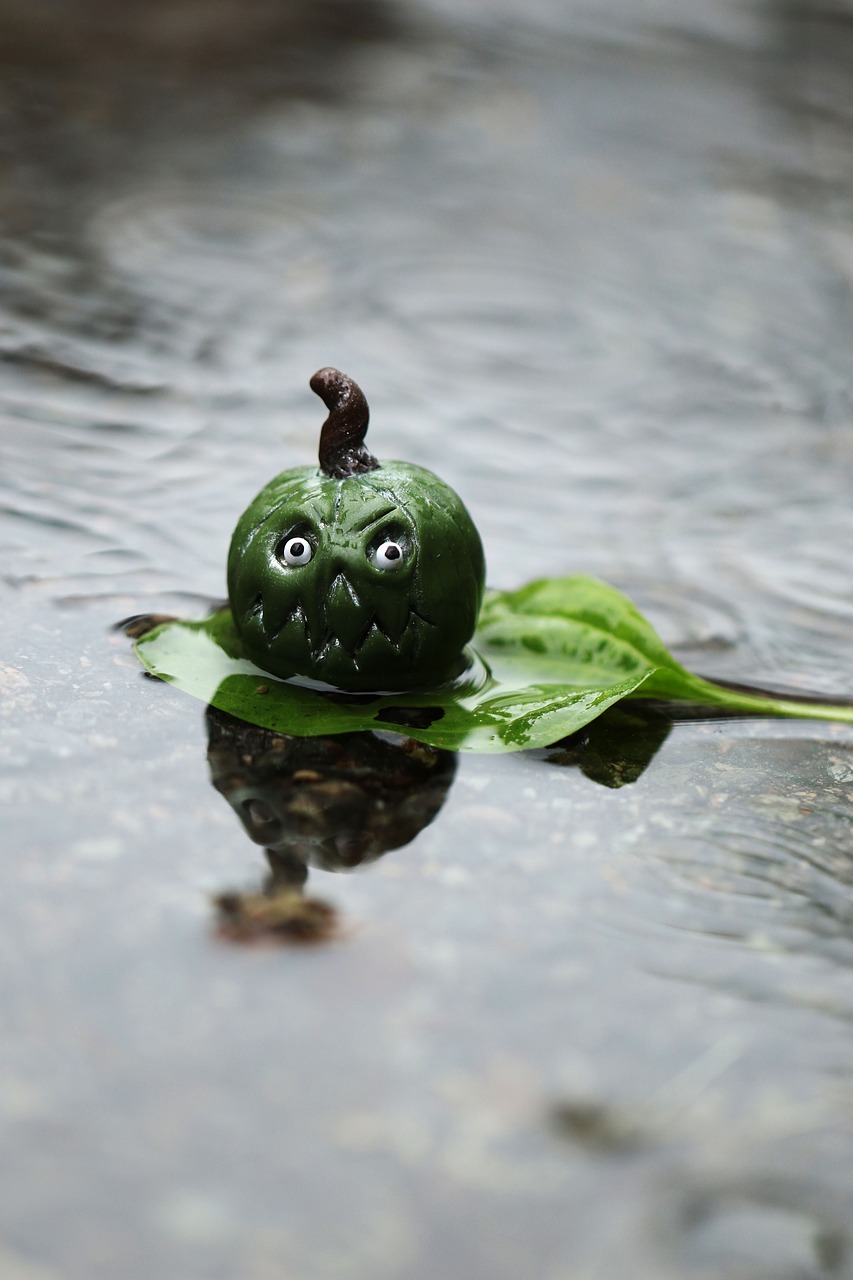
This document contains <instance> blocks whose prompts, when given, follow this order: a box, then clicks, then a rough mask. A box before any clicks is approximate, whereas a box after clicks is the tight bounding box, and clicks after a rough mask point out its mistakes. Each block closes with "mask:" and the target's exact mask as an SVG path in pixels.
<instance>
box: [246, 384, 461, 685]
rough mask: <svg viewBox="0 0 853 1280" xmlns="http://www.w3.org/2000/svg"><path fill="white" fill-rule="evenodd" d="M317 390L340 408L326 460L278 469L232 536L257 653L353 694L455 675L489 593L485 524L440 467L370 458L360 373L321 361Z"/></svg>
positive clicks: (323, 441)
mask: <svg viewBox="0 0 853 1280" xmlns="http://www.w3.org/2000/svg"><path fill="white" fill-rule="evenodd" d="M311 389H312V390H313V391H315V392H316V393H317V395H318V396H320V398H321V399H322V401H323V403H324V404H325V405H326V408H327V409H329V411H330V412H329V416H328V418H327V419H326V421H325V423H324V424H323V428H322V431H321V434H320V469H319V471H318V470H316V469H315V468H314V467H297V468H295V469H293V470H291V471H284V472H282V474H281V475H279V476H276V478H275V479H274V480H272V481H271V482H270V483H269V484H268V485H267V486H266V488H265V489H262V490H261V492H260V493H259V494H258V496H257V497H256V498H255V500H254V502H253V503H252V504H251V506H250V507H249V508H248V510H247V511H245V512H244V514H243V516H242V518H241V519H240V522H239V524H238V525H237V528H236V529H235V531H234V536H233V538H232V540H231V549H230V551H229V555H228V596H229V600H230V602H231V609H232V613H233V616H234V623H235V625H236V627H237V630H238V632H239V634H240V637H241V639H242V641H243V645H244V648H245V651H246V653H247V655H248V656H249V657H250V658H251V659H252V661H253V662H255V663H256V664H257V665H258V666H259V667H262V668H263V669H264V670H265V671H269V672H271V673H272V674H273V675H276V676H280V677H282V678H284V679H288V678H290V677H292V676H300V677H303V678H308V679H311V680H316V681H320V682H321V683H323V684H326V685H332V686H334V687H336V688H338V689H343V690H347V691H349V692H366V691H371V692H378V691H388V692H390V691H397V690H403V689H411V688H416V687H418V686H423V685H430V684H437V683H439V682H442V681H446V680H448V679H452V678H453V677H454V676H455V675H457V674H458V673H459V671H460V670H461V669H462V668H463V665H464V659H463V656H462V655H463V650H464V648H465V645H466V644H467V643H468V641H469V640H470V639H471V637H472V635H473V634H474V628H475V627H476V625H477V617H478V615H479V612H480V604H481V602H482V597H483V587H484V580H485V562H484V558H483V546H482V543H481V541H480V536H479V534H478V533H477V530H476V528H475V526H474V523H473V521H472V519H471V517H470V515H469V514H468V512H467V511H466V509H465V507H464V505H463V504H462V501H461V500H460V498H459V497H458V495H457V494H456V493H454V491H453V490H452V489H451V488H450V487H449V486H448V485H446V484H444V482H443V481H442V480H439V478H438V476H436V475H433V473H432V472H431V471H426V470H425V469H424V468H423V467H417V466H413V465H412V464H411V463H408V462H383V463H379V462H377V461H376V459H375V458H374V457H372V456H371V454H370V453H369V452H368V450H367V449H366V448H365V445H364V437H365V434H366V432H367V424H368V421H369V417H370V414H369V410H368V407H367V401H366V400H365V398H364V395H363V393H362V391H361V390H360V388H359V387H358V386H357V385H356V384H355V383H354V382H353V381H352V379H351V378H348V377H346V375H345V374H342V373H340V372H338V370H337V369H321V370H320V371H319V372H318V373H315V374H314V377H313V378H312V379H311Z"/></svg>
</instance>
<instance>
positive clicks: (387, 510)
mask: <svg viewBox="0 0 853 1280" xmlns="http://www.w3.org/2000/svg"><path fill="white" fill-rule="evenodd" d="M396 510H397V507H396V506H391V507H386V508H385V510H384V511H380V512H379V514H378V515H376V516H368V518H367V519H366V520H365V522H364V524H360V525H359V526H358V528H357V529H356V533H364V531H365V529H370V528H371V527H372V526H373V525H375V524H379V522H380V521H381V520H384V519H385V518H386V517H387V516H390V515H391V513H392V512H393V511H396Z"/></svg>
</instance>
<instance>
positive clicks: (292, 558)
mask: <svg viewBox="0 0 853 1280" xmlns="http://www.w3.org/2000/svg"><path fill="white" fill-rule="evenodd" d="M313 554H314V548H313V547H312V546H311V543H310V542H309V541H308V539H307V538H288V539H287V542H285V544H284V546H283V547H282V549H281V558H282V560H283V561H284V563H285V564H289V565H290V567H291V568H293V569H295V568H296V567H297V566H298V565H300V564H307V563H308V561H309V560H310V559H311V557H312V556H313Z"/></svg>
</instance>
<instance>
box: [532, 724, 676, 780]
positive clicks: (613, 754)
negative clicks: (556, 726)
mask: <svg viewBox="0 0 853 1280" xmlns="http://www.w3.org/2000/svg"><path fill="white" fill-rule="evenodd" d="M671 728H672V719H671V718H670V717H669V716H667V715H665V714H664V713H663V712H661V711H657V710H655V709H654V708H652V707H648V706H644V705H642V704H640V705H637V704H634V705H633V706H624V705H623V706H616V707H611V708H610V709H609V710H608V711H606V712H605V713H604V715H602V716H599V717H598V719H597V720H593V722H592V724H588V725H587V726H586V728H584V729H581V730H580V732H579V733H575V734H572V736H571V737H570V738H566V739H565V740H564V741H563V742H561V743H559V744H558V747H557V748H556V749H555V750H553V751H551V752H550V753H549V754H548V755H546V757H545V758H546V760H547V761H548V763H549V764H560V765H577V767H578V768H579V769H580V771H581V773H582V774H583V775H584V776H585V777H587V778H589V780H590V781H591V782H598V783H600V784H601V786H603V787H610V788H612V789H616V788H618V787H624V786H626V785H627V784H628V783H630V782H636V781H637V779H638V778H639V777H640V776H641V775H642V774H643V773H644V772H645V770H646V769H647V768H648V766H649V764H650V763H651V761H652V759H653V758H654V756H655V755H656V754H657V752H658V750H659V749H660V747H662V746H663V744H664V742H665V741H666V739H667V737H668V736H669V731H670V729H671Z"/></svg>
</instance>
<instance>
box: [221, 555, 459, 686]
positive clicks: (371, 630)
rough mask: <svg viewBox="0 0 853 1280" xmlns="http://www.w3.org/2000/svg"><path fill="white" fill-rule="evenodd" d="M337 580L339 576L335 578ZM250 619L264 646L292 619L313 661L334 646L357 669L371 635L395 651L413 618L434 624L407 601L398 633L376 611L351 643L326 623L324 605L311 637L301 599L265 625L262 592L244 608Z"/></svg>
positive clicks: (356, 601) (356, 600) (352, 595)
mask: <svg viewBox="0 0 853 1280" xmlns="http://www.w3.org/2000/svg"><path fill="white" fill-rule="evenodd" d="M339 577H340V578H341V580H342V581H344V583H345V585H346V588H347V591H348V594H349V596H350V599H351V601H352V605H353V609H357V610H362V609H363V606H362V603H361V601H360V600H359V598H358V596H357V594H356V592H355V590H354V588H353V587H352V585H351V584H350V583H348V582H346V580H345V579H343V577H342V575H339ZM336 581H338V580H337V579H336ZM365 612H366V611H365ZM250 620H256V621H258V622H259V623H260V626H261V630H262V631H263V634H264V636H265V637H266V642H267V648H272V646H273V645H274V644H275V642H276V640H278V638H279V636H280V635H281V634H282V632H283V631H284V630H285V628H286V627H288V626H290V625H291V624H292V623H295V624H296V625H297V626H298V627H299V629H300V630H301V632H302V634H303V635H304V637H305V647H306V649H307V650H308V652H309V653H310V655H311V659H312V661H313V662H322V661H323V660H324V659H325V658H327V657H328V655H329V654H330V653H331V652H332V651H333V650H337V651H338V652H339V653H340V654H344V655H346V656H347V657H348V658H349V659H350V660H351V662H352V664H353V666H354V667H355V668H356V670H357V669H358V659H359V655H360V653H361V651H362V649H363V648H364V646H365V645H366V644H367V643H368V641H369V640H370V639H371V638H372V637H373V636H374V635H378V636H381V637H382V638H383V639H384V640H385V641H386V642H387V644H388V645H389V646H390V648H391V649H392V650H393V651H394V652H395V653H397V654H401V653H402V651H403V643H404V641H405V639H406V637H407V635H408V633H409V631H410V630H411V628H412V627H413V626H414V625H415V624H416V622H422V623H424V624H425V625H426V626H429V627H434V626H435V625H436V624H435V623H434V622H432V621H431V620H430V619H429V618H427V617H425V616H424V615H423V614H422V613H421V612H420V611H419V610H418V609H415V608H413V607H412V606H411V605H410V606H409V609H408V611H407V613H406V618H405V621H404V623H403V626H402V628H401V629H400V631H399V634H398V635H397V636H396V637H395V636H394V635H393V634H392V633H391V632H390V631H389V629H388V628H387V627H386V626H383V624H382V622H381V620H380V619H379V617H378V616H377V615H376V613H375V612H373V613H371V614H370V615H369V616H367V617H366V621H365V623H364V626H363V628H362V629H361V631H360V632H359V634H358V636H357V638H356V639H355V641H354V642H353V643H351V644H346V643H345V642H344V641H343V640H342V639H341V637H340V636H339V635H338V634H337V633H336V632H335V631H334V629H333V628H332V627H331V626H330V625H329V622H328V610H326V609H324V610H323V621H324V623H325V626H324V628H323V630H322V632H320V634H319V635H316V636H314V637H312V634H311V628H310V627H309V624H308V618H307V616H306V613H305V609H304V607H303V605H302V602H301V600H297V602H296V604H295V605H294V606H293V607H292V608H291V609H290V610H289V611H288V612H287V613H286V614H285V615H284V617H283V618H280V619H277V620H276V622H275V624H274V625H273V626H268V623H267V618H266V616H265V614H264V598H263V594H262V593H261V592H258V594H257V595H256V597H255V599H254V600H253V601H252V604H251V606H250V608H249V610H248V612H247V615H246V621H247V622H248V621H250Z"/></svg>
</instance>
